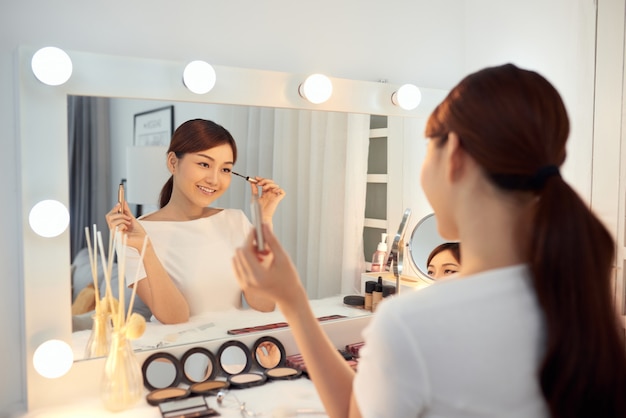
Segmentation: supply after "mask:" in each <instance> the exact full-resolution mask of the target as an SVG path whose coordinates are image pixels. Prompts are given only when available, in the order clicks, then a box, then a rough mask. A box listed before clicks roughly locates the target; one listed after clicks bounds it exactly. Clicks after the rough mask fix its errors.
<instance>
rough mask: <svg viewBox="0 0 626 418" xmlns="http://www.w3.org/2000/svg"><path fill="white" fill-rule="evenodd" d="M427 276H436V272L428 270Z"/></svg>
mask: <svg viewBox="0 0 626 418" xmlns="http://www.w3.org/2000/svg"><path fill="white" fill-rule="evenodd" d="M426 274H428V275H429V276H432V275H433V274H435V272H434V271H432V270H428V272H426Z"/></svg>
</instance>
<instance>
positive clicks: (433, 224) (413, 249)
mask: <svg viewBox="0 0 626 418" xmlns="http://www.w3.org/2000/svg"><path fill="white" fill-rule="evenodd" d="M444 242H449V241H447V240H445V239H444V238H443V237H441V235H439V232H438V231H437V219H436V218H435V214H434V213H431V214H429V215H426V216H424V217H423V218H422V219H420V221H419V222H418V223H417V224H416V225H415V228H414V229H413V232H412V233H411V239H410V240H409V243H408V247H409V257H408V258H409V259H410V260H411V263H412V264H413V266H414V267H415V269H416V270H417V274H418V276H419V277H420V278H421V279H423V280H425V281H430V282H434V280H433V279H432V278H431V277H430V276H429V275H428V266H427V263H428V256H429V255H430V253H431V252H432V251H433V250H434V249H435V247H437V246H438V245H440V244H443V243H444Z"/></svg>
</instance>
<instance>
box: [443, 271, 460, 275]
mask: <svg viewBox="0 0 626 418" xmlns="http://www.w3.org/2000/svg"><path fill="white" fill-rule="evenodd" d="M454 273H458V272H457V271H456V270H446V271H444V272H443V274H454Z"/></svg>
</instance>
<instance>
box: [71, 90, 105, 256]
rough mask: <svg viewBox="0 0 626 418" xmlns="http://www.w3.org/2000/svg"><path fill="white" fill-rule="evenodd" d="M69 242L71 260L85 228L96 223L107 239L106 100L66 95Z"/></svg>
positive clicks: (81, 245) (83, 243)
mask: <svg viewBox="0 0 626 418" xmlns="http://www.w3.org/2000/svg"><path fill="white" fill-rule="evenodd" d="M67 114H68V136H69V138H68V146H69V180H70V184H69V189H70V243H71V255H72V260H73V259H74V257H75V256H76V254H77V253H78V252H79V251H80V250H81V249H82V248H85V247H86V246H87V241H86V238H85V227H89V228H90V231H93V225H94V224H96V225H97V228H98V231H102V234H103V237H102V238H103V240H104V242H107V240H108V227H107V225H106V220H105V218H104V216H105V214H106V213H107V211H109V210H110V209H111V208H110V207H109V206H111V204H110V199H109V193H110V191H111V190H112V189H111V180H110V179H111V150H110V148H111V145H110V144H111V141H110V130H109V99H108V98H102V97H83V96H68V112H67Z"/></svg>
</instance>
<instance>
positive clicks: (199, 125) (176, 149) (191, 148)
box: [159, 119, 237, 208]
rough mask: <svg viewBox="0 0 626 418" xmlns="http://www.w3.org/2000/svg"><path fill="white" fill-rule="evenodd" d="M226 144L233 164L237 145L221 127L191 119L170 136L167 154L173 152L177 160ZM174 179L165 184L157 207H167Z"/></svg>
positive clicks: (204, 120) (235, 158) (211, 122)
mask: <svg viewBox="0 0 626 418" xmlns="http://www.w3.org/2000/svg"><path fill="white" fill-rule="evenodd" d="M223 144H228V145H230V147H231V148H232V150H233V163H234V162H236V161H237V145H236V144H235V140H234V139H233V136H232V135H231V134H230V132H228V130H226V128H224V127H223V126H221V125H218V124H217V123H215V122H213V121H210V120H206V119H191V120H188V121H187V122H185V123H183V124H182V125H180V126H179V127H178V128H176V130H175V131H174V135H172V141H171V142H170V147H169V148H168V150H167V152H168V154H169V153H170V152H173V153H175V154H176V156H177V157H178V158H182V156H183V155H185V154H187V153H190V152H199V151H205V150H207V149H209V148H213V147H217V146H219V145H223ZM173 187H174V177H173V176H170V178H169V179H168V180H167V182H165V185H163V188H162V189H161V193H160V195H159V207H161V208H162V207H163V206H165V205H167V203H168V202H169V201H170V198H171V197H172V189H173Z"/></svg>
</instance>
